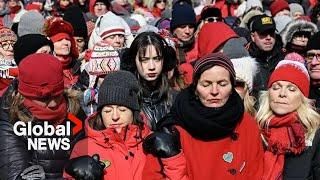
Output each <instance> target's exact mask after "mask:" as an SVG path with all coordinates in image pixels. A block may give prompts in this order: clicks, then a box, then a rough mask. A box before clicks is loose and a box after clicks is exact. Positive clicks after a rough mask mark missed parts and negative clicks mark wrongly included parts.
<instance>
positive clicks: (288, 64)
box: [268, 60, 310, 97]
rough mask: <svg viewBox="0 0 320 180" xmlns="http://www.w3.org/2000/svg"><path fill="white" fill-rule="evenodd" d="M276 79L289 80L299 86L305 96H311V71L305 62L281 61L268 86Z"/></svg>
mask: <svg viewBox="0 0 320 180" xmlns="http://www.w3.org/2000/svg"><path fill="white" fill-rule="evenodd" d="M276 81H289V82H291V83H293V84H295V85H296V86H298V88H299V89H300V91H301V92H302V93H303V95H304V96H305V97H308V96H309V89H310V77H309V73H308V70H307V69H306V67H305V66H304V64H302V63H300V62H297V61H292V60H282V61H280V62H279V63H278V65H277V66H276V68H275V70H274V71H273V73H272V74H271V76H270V78H269V82H268V88H270V87H271V86H272V84H273V83H274V82H276Z"/></svg>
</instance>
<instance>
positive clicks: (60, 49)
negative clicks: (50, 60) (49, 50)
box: [53, 39, 71, 56]
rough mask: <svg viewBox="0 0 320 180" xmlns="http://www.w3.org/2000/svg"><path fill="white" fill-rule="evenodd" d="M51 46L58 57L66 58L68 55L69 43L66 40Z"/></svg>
mask: <svg viewBox="0 0 320 180" xmlns="http://www.w3.org/2000/svg"><path fill="white" fill-rule="evenodd" d="M53 46H54V52H55V53H56V54H57V55H58V56H67V55H69V54H70V50H71V42H70V41H69V40H67V39H62V40H60V41H57V42H55V43H53Z"/></svg>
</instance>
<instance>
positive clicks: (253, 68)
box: [231, 56, 258, 92]
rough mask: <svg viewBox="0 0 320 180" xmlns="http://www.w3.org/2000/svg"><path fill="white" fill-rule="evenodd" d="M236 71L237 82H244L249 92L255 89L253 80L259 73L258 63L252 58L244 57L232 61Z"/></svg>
mask: <svg viewBox="0 0 320 180" xmlns="http://www.w3.org/2000/svg"><path fill="white" fill-rule="evenodd" d="M231 62H232V64H233V67H234V70H235V72H236V80H238V81H244V82H245V83H246V84H247V86H248V89H249V92H251V91H252V89H253V79H254V77H255V75H256V74H257V72H258V65H257V61H256V60H255V59H254V58H252V57H250V56H247V57H242V58H235V59H231Z"/></svg>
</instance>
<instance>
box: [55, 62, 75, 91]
mask: <svg viewBox="0 0 320 180" xmlns="http://www.w3.org/2000/svg"><path fill="white" fill-rule="evenodd" d="M58 58H59V61H60V62H61V64H62V68H63V81H64V87H65V88H69V87H71V86H72V85H74V84H75V83H76V82H77V81H78V76H75V75H74V74H73V73H72V70H71V68H70V67H69V65H70V63H71V61H72V58H71V57H70V56H58Z"/></svg>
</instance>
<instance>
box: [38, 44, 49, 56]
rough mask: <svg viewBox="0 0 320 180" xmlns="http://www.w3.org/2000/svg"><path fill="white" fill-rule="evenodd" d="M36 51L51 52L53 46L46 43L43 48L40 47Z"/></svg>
mask: <svg viewBox="0 0 320 180" xmlns="http://www.w3.org/2000/svg"><path fill="white" fill-rule="evenodd" d="M36 53H44V54H50V53H51V48H50V46H48V45H46V46H42V47H41V48H39V49H38V50H37V51H36Z"/></svg>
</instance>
